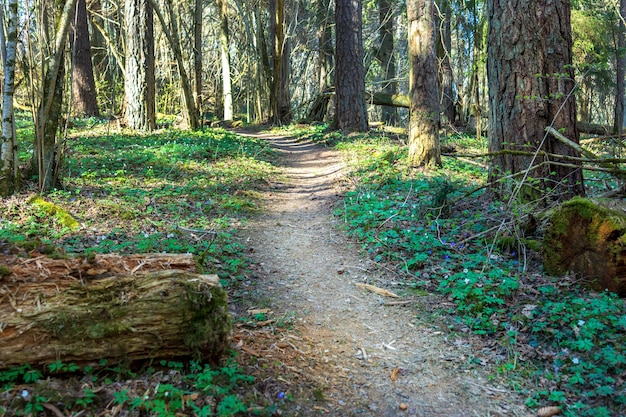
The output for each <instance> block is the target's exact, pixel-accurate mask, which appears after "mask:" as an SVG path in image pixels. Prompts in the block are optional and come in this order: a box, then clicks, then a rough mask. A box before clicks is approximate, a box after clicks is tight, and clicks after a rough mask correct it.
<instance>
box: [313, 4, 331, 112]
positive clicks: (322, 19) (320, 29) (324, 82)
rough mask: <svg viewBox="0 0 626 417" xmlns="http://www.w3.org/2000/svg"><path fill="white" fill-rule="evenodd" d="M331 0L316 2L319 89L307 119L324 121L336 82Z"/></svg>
mask: <svg viewBox="0 0 626 417" xmlns="http://www.w3.org/2000/svg"><path fill="white" fill-rule="evenodd" d="M329 3H330V1H329V0H317V3H316V12H315V13H316V14H315V18H316V24H317V43H318V49H319V55H318V62H317V65H318V68H317V78H318V79H317V85H318V89H319V93H318V97H317V98H316V101H315V103H314V104H313V105H312V106H311V111H309V113H308V115H307V121H308V122H309V123H311V122H322V121H324V119H325V118H326V113H327V112H328V110H329V109H328V107H329V105H330V95H329V94H327V92H328V90H329V89H330V88H331V86H332V85H333V84H334V82H333V80H332V76H331V74H332V66H333V44H332V29H331V23H332V22H331V21H330V19H329V12H330V4H329Z"/></svg>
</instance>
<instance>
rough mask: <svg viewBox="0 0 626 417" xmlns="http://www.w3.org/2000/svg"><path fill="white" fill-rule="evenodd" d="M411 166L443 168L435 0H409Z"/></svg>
mask: <svg viewBox="0 0 626 417" xmlns="http://www.w3.org/2000/svg"><path fill="white" fill-rule="evenodd" d="M407 14H408V19H409V66H410V67H409V94H410V97H411V108H410V120H409V163H410V164H411V165H413V166H425V167H435V166H441V150H440V146H439V94H438V88H437V56H436V50H435V25H434V23H433V18H434V1H433V0H409V1H408V2H407Z"/></svg>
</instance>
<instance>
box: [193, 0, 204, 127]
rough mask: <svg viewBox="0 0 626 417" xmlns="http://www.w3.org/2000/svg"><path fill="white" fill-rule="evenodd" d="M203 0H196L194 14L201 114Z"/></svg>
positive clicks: (197, 98) (196, 92) (196, 82)
mask: <svg viewBox="0 0 626 417" xmlns="http://www.w3.org/2000/svg"><path fill="white" fill-rule="evenodd" d="M203 10H204V8H203V2H202V0H195V8H194V16H193V74H194V87H195V90H194V101H195V103H196V109H197V111H198V114H199V115H202V113H203V108H202V102H203V96H202V87H203V85H202V83H203V81H202V28H203V25H202V22H203V21H204V20H203V19H202V17H203V16H202V15H203V13H202V12H203Z"/></svg>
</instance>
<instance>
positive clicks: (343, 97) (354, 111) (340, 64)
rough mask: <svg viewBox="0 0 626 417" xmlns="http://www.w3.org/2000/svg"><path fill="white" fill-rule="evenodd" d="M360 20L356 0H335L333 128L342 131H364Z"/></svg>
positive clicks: (363, 75) (363, 70) (359, 7)
mask: <svg viewBox="0 0 626 417" xmlns="http://www.w3.org/2000/svg"><path fill="white" fill-rule="evenodd" d="M361 21H362V4H361V1H360V0H337V1H336V5H335V31H336V35H335V37H336V45H335V92H336V95H335V122H334V127H335V128H337V129H340V130H343V131H344V132H365V131H367V130H368V122H367V108H366V105H365V69H364V67H363V28H362V24H361Z"/></svg>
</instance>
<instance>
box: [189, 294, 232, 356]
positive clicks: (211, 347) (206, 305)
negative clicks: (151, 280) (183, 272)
mask: <svg viewBox="0 0 626 417" xmlns="http://www.w3.org/2000/svg"><path fill="white" fill-rule="evenodd" d="M184 285H185V287H186V290H187V291H186V294H187V297H186V299H185V300H183V302H185V303H188V304H189V306H188V308H185V309H184V311H188V312H190V313H191V315H190V317H187V318H186V320H185V321H186V322H187V323H188V329H187V331H186V334H185V338H184V343H185V345H186V346H188V347H190V348H191V349H192V350H194V351H196V356H202V352H203V351H204V352H211V353H212V355H213V356H212V357H211V358H208V360H209V361H211V362H217V361H219V359H220V356H221V354H222V353H223V350H224V348H225V347H226V345H227V344H226V343H225V341H226V340H225V339H226V338H227V337H228V336H229V334H230V332H231V329H232V320H231V318H230V316H229V314H228V296H227V294H226V291H225V290H224V289H223V288H222V287H213V288H211V289H208V288H207V289H206V290H204V291H198V288H199V286H198V284H197V283H194V282H188V283H185V284H184ZM205 288H206V287H205Z"/></svg>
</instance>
